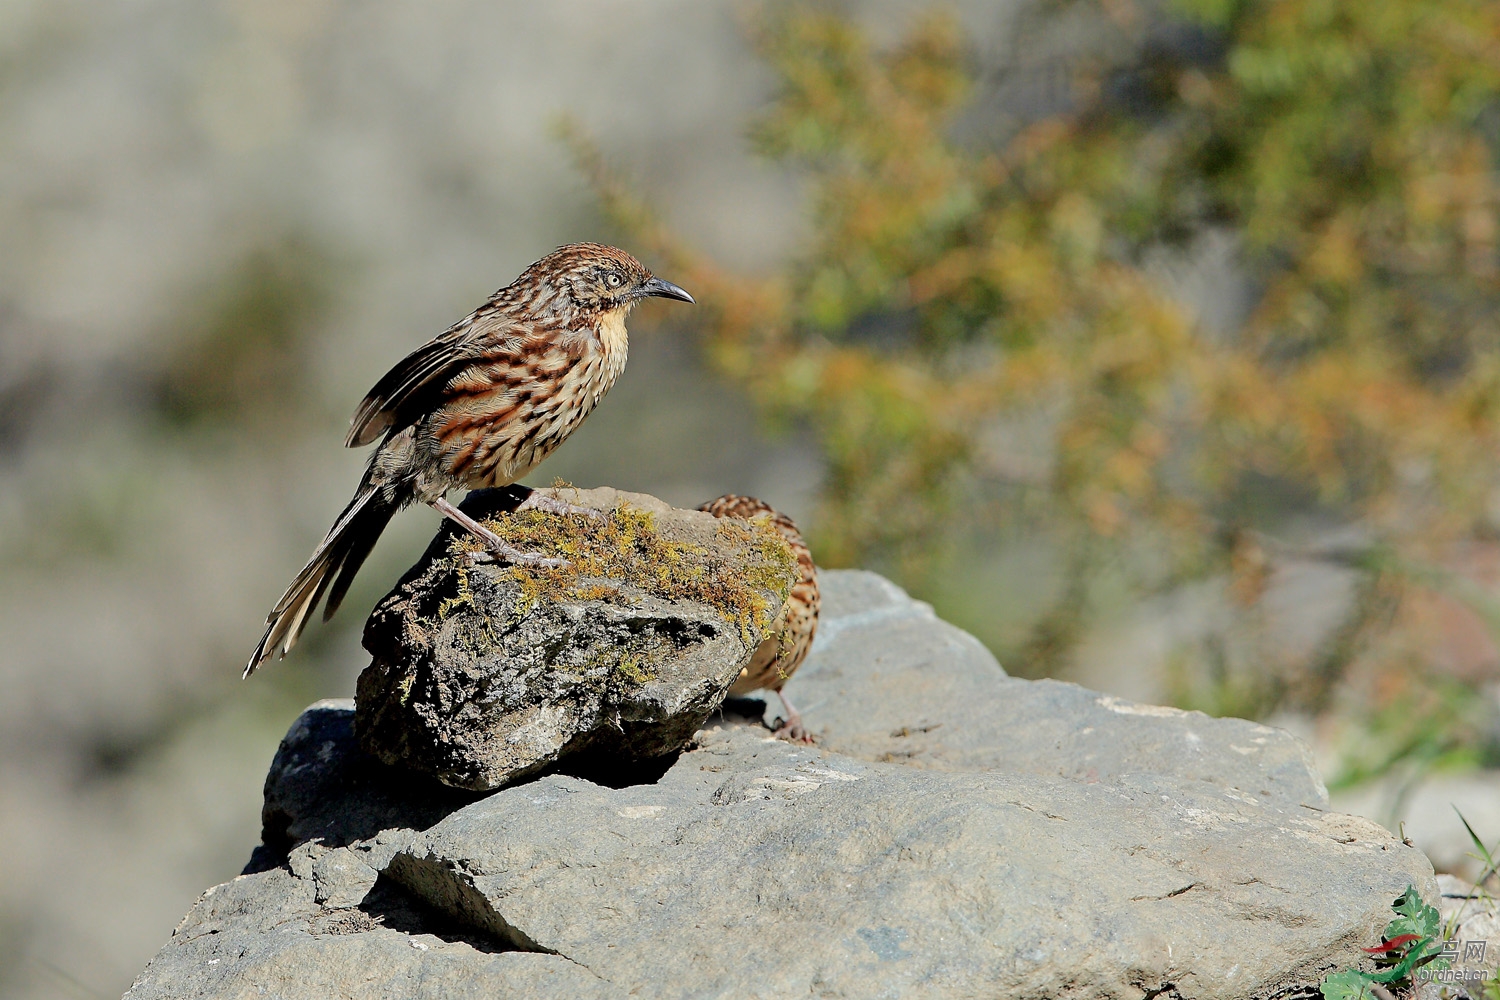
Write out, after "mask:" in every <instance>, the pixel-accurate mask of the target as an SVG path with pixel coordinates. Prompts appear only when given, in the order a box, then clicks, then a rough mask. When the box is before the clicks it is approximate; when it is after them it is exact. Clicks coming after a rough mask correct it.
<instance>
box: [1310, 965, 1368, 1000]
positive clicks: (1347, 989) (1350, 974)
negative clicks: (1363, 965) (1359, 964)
mask: <svg viewBox="0 0 1500 1000" xmlns="http://www.w3.org/2000/svg"><path fill="white" fill-rule="evenodd" d="M1321 989H1322V991H1323V1000H1375V994H1374V993H1372V992H1371V991H1370V981H1369V980H1368V979H1366V978H1365V977H1364V976H1363V975H1362V974H1361V973H1360V972H1359V970H1357V969H1345V970H1344V971H1343V972H1335V973H1334V974H1333V975H1331V976H1329V977H1328V978H1327V979H1325V980H1323V985H1322V987H1321Z"/></svg>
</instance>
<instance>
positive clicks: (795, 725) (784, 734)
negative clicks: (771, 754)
mask: <svg viewBox="0 0 1500 1000" xmlns="http://www.w3.org/2000/svg"><path fill="white" fill-rule="evenodd" d="M776 697H778V698H780V699H781V704H782V705H784V706H785V707H786V715H787V717H786V719H785V720H783V721H782V723H781V727H780V728H778V729H777V730H776V737H777V738H778V739H785V740H791V741H792V742H793V743H812V742H813V738H812V734H811V733H809V732H808V731H807V728H806V727H805V726H803V725H802V713H801V712H799V711H797V706H796V705H793V704H792V701H791V699H790V698H788V697H787V696H786V693H785V692H783V691H777V692H776Z"/></svg>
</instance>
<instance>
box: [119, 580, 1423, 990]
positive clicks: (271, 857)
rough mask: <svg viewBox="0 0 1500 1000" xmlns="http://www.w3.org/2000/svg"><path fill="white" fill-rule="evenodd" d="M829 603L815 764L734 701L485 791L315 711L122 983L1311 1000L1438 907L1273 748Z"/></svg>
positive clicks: (1286, 746)
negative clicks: (406, 765) (611, 757)
mask: <svg viewBox="0 0 1500 1000" xmlns="http://www.w3.org/2000/svg"><path fill="white" fill-rule="evenodd" d="M823 585H824V593H825V601H826V602H827V603H826V604H825V612H824V614H825V619H824V622H823V628H822V629H821V630H820V636H819V640H818V645H817V646H816V647H815V649H814V652H813V654H812V656H811V658H810V659H809V660H808V662H807V663H806V664H805V665H804V666H803V668H802V670H801V671H799V672H798V674H797V675H796V677H795V678H794V679H793V680H792V682H791V684H790V685H789V689H790V690H791V692H792V695H793V697H794V698H795V699H798V700H799V701H801V702H804V703H805V704H804V706H803V707H804V711H805V712H806V717H807V719H808V721H809V722H810V724H811V726H812V728H813V730H814V731H815V732H817V733H819V735H820V736H821V737H822V739H823V743H822V745H820V746H818V747H803V746H793V745H789V744H786V743H783V742H779V741H775V740H769V739H767V738H766V737H767V733H766V731H765V730H764V729H763V728H761V727H760V726H759V725H758V724H756V723H755V722H750V721H740V720H737V719H736V718H735V717H734V716H733V712H732V710H731V712H730V713H729V714H728V715H726V717H724V718H723V719H720V720H716V721H715V722H714V723H713V724H712V725H711V726H710V727H709V728H708V729H707V730H705V731H703V732H702V733H701V734H700V735H699V736H698V738H697V740H696V742H695V745H694V747H693V748H692V749H691V750H689V751H688V752H686V753H683V754H682V755H681V756H679V757H678V758H677V759H676V762H675V763H674V764H673V765H672V766H671V767H670V768H669V769H667V770H666V771H665V772H664V773H662V772H659V771H658V772H651V773H646V774H641V775H638V777H639V778H640V780H641V783H638V784H629V785H623V786H621V787H608V786H606V785H602V784H597V783H594V782H591V781H588V780H585V779H583V778H580V777H576V776H568V775H561V774H551V775H548V776H544V777H541V778H539V779H537V780H534V781H530V782H527V783H524V784H520V785H515V786H512V787H509V788H506V789H504V790H502V791H500V792H497V793H494V794H492V795H489V796H487V797H483V798H477V797H475V796H472V795H464V794H461V793H457V792H454V791H453V790H451V789H441V788H439V787H436V786H433V785H430V784H429V785H428V786H425V787H424V786H421V785H415V784H412V783H411V779H410V778H407V779H400V780H401V781H403V782H405V783H404V784H398V783H387V781H386V780H384V778H385V777H393V778H394V775H393V774H392V772H391V771H390V769H388V768H386V767H385V766H384V765H382V764H380V763H378V762H376V761H373V760H371V759H369V758H368V757H366V756H364V755H362V754H361V752H360V750H359V749H358V746H357V744H356V742H355V740H354V738H353V735H352V730H351V714H352V713H351V712H350V709H349V708H348V707H347V703H343V704H339V703H324V704H322V705H318V706H314V707H313V708H312V709H310V710H309V711H308V713H306V714H305V715H304V716H303V718H302V719H300V720H299V721H298V723H297V724H296V725H295V726H294V727H293V728H292V731H291V732H289V733H288V736H287V740H286V741H285V743H284V744H283V746H282V748H281V750H280V751H279V752H278V754H277V758H276V761H275V762H274V764H273V765H272V769H271V773H270V775H269V777H268V779H267V794H266V817H267V831H266V844H265V845H263V847H262V848H261V849H260V851H259V852H258V853H257V856H256V858H255V859H254V860H253V861H252V865H251V868H250V869H248V871H249V874H246V875H243V876H241V877H240V878H238V879H236V880H234V881H232V882H229V883H226V884H225V885H223V886H219V887H217V888H215V889H213V890H210V892H209V893H207V894H205V896H204V897H203V898H202V899H201V900H200V901H199V902H198V904H197V905H196V906H195V907H194V908H193V910H192V911H191V912H190V913H189V914H188V916H187V917H186V918H185V919H184V921H183V923H182V925H181V926H180V927H179V928H178V930H177V932H176V933H175V934H174V936H173V938H172V940H171V941H170V942H168V944H167V945H166V946H165V947H164V948H163V949H162V951H161V953H160V954H159V955H158V956H157V957H156V959H155V960H153V962H152V963H151V965H150V966H149V967H148V968H147V970H146V971H145V972H144V973H143V974H142V976H141V978H140V979H139V980H138V982H137V984H136V986H135V987H134V988H133V989H132V991H131V993H130V994H128V996H129V997H130V998H132V1000H146V998H157V997H221V996H222V997H229V996H240V995H266V996H279V997H284V998H287V1000H293V998H301V997H308V998H312V997H319V998H321V997H326V996H349V997H382V996H412V997H466V996H474V997H479V996H493V995H520V996H534V997H624V996H629V995H638V996H662V997H717V996H726V997H727V996H734V997H740V996H747V997H772V996H777V997H782V996H787V995H798V996H800V995H816V996H827V997H861V998H862V997H878V996H902V997H953V996H1032V997H1043V996H1058V995H1067V996H1070V997H1122V996H1123V997H1130V996H1155V995H1163V994H1164V995H1166V996H1168V997H1183V998H1186V997H1226V998H1229V997H1235V998H1239V997H1283V996H1292V995H1307V996H1312V995H1315V994H1316V983H1317V981H1318V980H1319V978H1320V977H1321V975H1322V974H1323V973H1325V972H1327V971H1329V970H1331V969H1333V968H1335V967H1338V966H1343V965H1350V964H1354V963H1356V962H1357V961H1359V959H1360V951H1359V949H1360V948H1361V947H1362V946H1365V945H1368V944H1371V943H1373V942H1374V941H1376V940H1378V933H1379V930H1380V929H1381V928H1382V927H1383V926H1384V924H1385V922H1386V921H1387V920H1388V919H1389V911H1388V906H1389V904H1390V901H1391V900H1392V899H1393V898H1394V897H1395V896H1396V895H1397V894H1398V893H1399V892H1400V891H1401V890H1402V889H1404V888H1405V887H1406V885H1407V884H1408V883H1411V884H1415V885H1416V886H1417V888H1418V889H1419V890H1420V891H1421V892H1422V893H1423V894H1424V895H1425V896H1427V898H1429V899H1433V898H1435V896H1436V888H1435V883H1434V881H1433V878H1432V871H1431V867H1430V866H1429V865H1428V864H1427V861H1426V859H1425V858H1423V857H1422V855H1421V854H1419V853H1418V852H1416V851H1414V850H1412V849H1410V848H1407V847H1404V846H1403V845H1402V844H1401V843H1400V842H1399V841H1398V840H1396V839H1394V838H1393V837H1391V836H1390V835H1389V834H1388V833H1387V832H1386V831H1384V830H1383V829H1381V828H1379V827H1377V826H1375V825H1374V824H1372V823H1369V822H1367V821H1364V820H1360V819H1356V818H1353V817H1349V816H1344V815H1340V814H1337V813H1331V812H1328V811H1327V810H1326V808H1325V804H1326V798H1325V795H1324V792H1323V787H1322V785H1321V783H1320V782H1319V780H1318V778H1317V776H1316V774H1315V773H1314V772H1313V770H1312V769H1311V767H1310V766H1309V765H1308V762H1307V756H1306V753H1305V751H1304V750H1303V748H1302V747H1301V746H1300V745H1299V744H1298V743H1297V742H1296V741H1295V740H1294V739H1293V738H1292V737H1290V736H1289V735H1287V734H1285V733H1283V732H1280V731H1278V730H1274V729H1269V728H1267V727H1263V726H1257V725H1254V724H1252V723H1247V722H1241V721H1237V720H1221V719H1211V718H1208V717H1206V716H1203V715H1199V714H1196V713H1181V712H1174V711H1169V710H1164V709H1156V708H1151V707H1149V706H1139V705H1130V704H1125V703H1121V702H1119V701H1117V700H1115V699H1110V698H1107V697H1104V696H1101V695H1098V694H1093V693H1090V692H1087V691H1084V690H1083V689H1080V688H1076V687H1073V686H1071V685H1065V684H1056V683H1048V682H1027V681H1020V680H1014V679H1010V678H1006V677H1005V676H1004V674H1003V673H1002V672H1001V671H1000V670H999V668H998V666H996V665H995V663H994V661H993V660H992V659H991V658H990V657H989V656H988V654H986V653H985V652H984V651H983V649H982V648H980V647H979V646H978V644H977V643H975V642H974V641H973V640H972V639H970V638H969V637H967V636H965V635H964V634H963V633H962V632H959V631H958V630H956V629H953V628H951V627H950V626H947V625H945V624H943V623H942V622H940V621H937V620H936V619H935V618H933V617H932V615H931V613H930V611H929V610H928V609H926V607H925V606H924V605H921V604H919V603H916V602H913V601H911V600H910V599H908V598H906V597H905V595H904V594H902V593H901V592H900V591H899V590H897V589H896V588H894V587H892V586H891V585H890V584H888V583H886V582H885V581H883V580H881V579H880V578H878V577H875V576H873V575H870V574H863V573H827V574H825V576H824V582H823ZM751 704H754V705H755V707H757V708H759V707H760V706H759V705H758V704H757V703H746V702H740V703H738V706H739V707H749V706H750V705H751ZM308 838H315V839H308Z"/></svg>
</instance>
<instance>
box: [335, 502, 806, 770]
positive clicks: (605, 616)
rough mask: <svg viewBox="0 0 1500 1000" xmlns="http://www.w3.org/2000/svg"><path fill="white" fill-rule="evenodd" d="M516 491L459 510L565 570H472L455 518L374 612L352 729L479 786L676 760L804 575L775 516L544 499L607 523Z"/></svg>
mask: <svg viewBox="0 0 1500 1000" xmlns="http://www.w3.org/2000/svg"><path fill="white" fill-rule="evenodd" d="M526 492H529V491H526V490H524V488H516V489H509V490H486V491H481V492H478V493H473V494H470V496H469V497H468V498H467V499H466V500H465V502H464V508H463V509H464V510H465V512H466V513H468V514H470V515H471V516H474V517H475V518H479V519H485V518H498V521H496V522H495V523H496V525H497V529H498V530H499V532H500V534H501V535H502V536H504V537H506V538H507V540H509V541H511V542H512V543H513V544H516V545H517V546H518V547H520V548H523V549H527V550H535V551H540V552H544V553H545V554H547V555H561V556H564V557H565V558H566V559H567V562H568V565H567V567H566V568H565V569H559V570H532V569H523V568H520V567H514V566H509V565H503V564H501V565H496V564H495V563H493V562H484V563H476V562H474V561H473V556H474V555H475V551H476V549H477V548H478V547H477V545H475V543H474V542H473V540H472V538H471V536H469V535H468V534H467V533H465V532H463V530H462V529H461V528H459V527H457V526H456V525H453V524H452V523H451V522H447V523H445V526H444V528H443V530H442V531H441V532H440V533H439V535H438V537H437V538H436V539H435V540H434V542H433V544H432V545H431V546H430V547H429V548H428V550H427V552H426V554H425V555H424V556H423V557H422V559H421V560H420V561H419V562H418V563H417V565H416V566H415V567H413V568H412V570H411V571H410V572H409V573H407V575H406V576H405V577H404V578H403V579H402V580H401V582H400V583H398V584H397V586H396V588H395V590H393V591H392V592H391V593H390V594H389V595H388V596H387V597H386V598H385V599H384V600H383V601H381V602H380V604H379V605H378V606H377V607H376V609H375V613H374V614H373V615H371V617H370V620H369V622H368V624H367V625H366V627H365V635H364V644H365V648H366V649H367V650H369V651H370V653H371V655H372V656H373V657H374V659H373V662H372V663H371V664H370V666H369V667H368V668H366V669H365V671H364V673H363V674H361V675H360V678H359V685H358V694H357V697H356V699H355V702H356V728H357V730H358V732H359V736H360V741H361V743H362V744H363V745H364V747H365V748H366V749H367V750H368V751H370V752H371V753H373V754H375V755H376V756H377V757H379V758H380V759H381V760H384V761H386V762H387V763H390V764H404V765H406V766H407V767H410V768H413V769H416V770H419V771H423V772H426V773H428V774H432V775H434V776H436V777H437V778H438V779H439V780H441V781H443V782H445V783H446V784H449V785H452V786H454V787H456V788H468V789H477V790H487V789H493V788H498V787H500V786H501V785H504V784H508V783H510V782H513V781H516V780H519V779H521V778H524V777H526V776H528V775H531V774H535V773H536V772H538V771H540V770H542V769H544V768H546V767H549V766H550V765H552V764H554V763H555V762H557V761H558V760H560V759H562V758H564V757H569V756H577V755H586V756H592V757H594V758H595V759H596V760H600V761H614V762H618V761H621V760H640V759H644V758H652V757H661V756H663V755H665V754H669V753H674V752H676V751H678V750H680V749H682V747H683V746H684V745H685V744H686V743H687V742H688V740H690V739H691V738H692V735H693V733H694V732H695V731H697V729H698V728H699V727H700V726H701V725H702V724H703V721H704V720H705V719H706V718H707V717H708V715H709V713H710V712H712V711H713V710H714V709H716V708H717V707H718V706H719V703H720V702H722V701H723V699H724V692H725V691H726V690H727V689H728V687H729V685H730V684H731V683H732V682H733V681H734V679H735V678H736V677H737V676H738V675H739V672H740V669H741V668H742V667H744V666H745V664H746V663H747V662H748V661H749V658H750V656H751V654H752V653H753V651H754V650H755V647H756V646H757V645H759V643H760V641H761V639H762V638H763V637H764V636H765V634H766V632H767V629H768V628H769V627H770V625H771V623H772V620H773V619H774V618H775V616H776V614H777V613H778V611H779V610H780V608H781V606H782V604H783V603H784V602H785V600H786V595H787V592H788V590H789V589H790V587H791V585H792V583H793V582H794V581H795V579H796V569H795V565H794V563H793V561H792V557H791V554H790V552H789V550H788V549H787V547H786V545H785V543H784V542H783V541H782V540H781V538H780V536H778V535H777V534H776V533H775V531H774V529H772V528H770V527H768V526H764V525H751V524H750V523H748V522H743V521H736V520H721V519H717V518H715V517H713V516H712V515H709V514H704V513H700V512H698V511H689V510H678V509H676V508H673V507H669V506H668V505H667V504H665V503H662V502H661V501H660V500H657V499H656V498H655V497H650V496H646V495H644V494H640V493H622V492H620V491H617V490H613V489H608V488H604V489H594V490H575V489H560V490H543V491H541V492H542V493H543V494H545V495H550V496H554V497H556V498H557V499H561V500H563V501H565V502H567V503H570V504H573V505H575V506H577V507H583V508H588V509H591V510H597V511H600V512H601V516H599V517H594V518H590V517H586V516H583V515H578V514H572V515H566V516H564V515H559V514H554V513H547V512H542V511H524V512H521V513H514V508H515V506H516V504H517V503H518V502H519V501H520V499H521V498H523V497H524V496H525V493H526Z"/></svg>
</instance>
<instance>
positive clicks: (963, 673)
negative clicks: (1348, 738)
mask: <svg viewBox="0 0 1500 1000" xmlns="http://www.w3.org/2000/svg"><path fill="white" fill-rule="evenodd" d="M824 575H825V576H826V577H827V578H828V581H829V582H828V584H827V586H826V587H825V588H824V589H825V593H824V596H823V610H822V614H821V616H820V619H819V624H818V639H817V645H816V646H815V647H814V650H813V654H812V655H811V656H810V657H809V658H808V661H807V662H806V663H805V664H804V665H803V666H802V669H801V670H799V671H798V672H797V673H796V674H795V675H794V676H793V677H792V679H791V681H790V682H788V684H787V686H786V691H787V695H788V697H790V698H792V699H793V701H794V702H795V703H796V704H797V706H798V708H799V709H801V711H802V715H803V720H804V722H806V724H807V726H808V728H809V729H810V730H811V731H812V732H814V733H816V734H817V737H818V741H819V745H820V746H822V747H823V748H824V749H828V750H836V751H838V752H840V753H846V754H849V755H851V756H854V757H859V758H861V759H863V760H870V761H893V762H899V763H903V764H907V765H910V766H913V767H922V768H930V769H934V770H945V771H990V770H1003V771H1024V772H1027V773H1030V774H1042V775H1056V776H1059V777H1065V778H1074V779H1076V780H1079V781H1088V782H1092V781H1108V780H1112V779H1115V778H1118V777H1119V776H1121V775H1126V774H1131V773H1139V772H1144V773H1150V774H1160V775H1164V776H1173V777H1180V778H1191V779H1194V780H1197V781H1207V782H1210V783H1212V784H1216V785H1221V786H1223V787H1226V788H1233V789H1238V790H1240V791H1243V792H1246V793H1248V794H1251V795H1256V796H1259V797H1261V798H1265V799H1267V800H1269V801H1278V802H1281V803H1285V804H1293V805H1296V804H1302V803H1305V804H1307V805H1310V806H1315V807H1318V808H1327V806H1328V792H1327V790H1326V789H1325V788H1324V787H1323V782H1322V779H1320V778H1319V777H1318V772H1317V769H1316V767H1315V766H1314V764H1313V760H1312V755H1311V753H1310V752H1309V750H1308V748H1307V747H1306V745H1305V744H1303V743H1302V742H1301V741H1300V740H1298V739H1296V738H1295V737H1293V736H1292V735H1291V734H1290V733H1287V732H1285V731H1284V730H1280V729H1273V728H1271V727H1270V726H1262V725H1259V724H1257V723H1254V722H1246V721H1245V720H1243V719H1215V718H1211V717H1210V716H1207V715H1204V714H1202V713H1201V712H1184V711H1181V710H1179V709H1175V708H1167V707H1163V706H1159V705H1138V704H1135V703H1133V702H1127V701H1122V700H1120V699H1118V698H1112V697H1110V696H1108V695H1102V694H1099V693H1098V692H1095V691H1089V690H1087V689H1086V688H1081V687H1079V686H1077V685H1076V684H1065V683H1061V682H1058V681H1051V680H1042V681H1027V680H1021V679H1018V678H1013V677H1007V676H1006V674H1005V671H1003V670H1001V669H1000V665H999V664H998V663H996V662H995V658H994V657H993V656H991V655H990V652H989V650H987V649H985V648H984V646H983V645H982V644H981V643H980V642H979V640H977V639H975V638H974V637H973V636H971V635H969V634H968V633H967V632H964V631H963V630H961V629H958V628H954V627H953V626H952V625H949V624H948V623H946V622H943V621H940V620H939V619H938V618H936V617H935V616H934V615H933V613H932V608H931V606H930V605H927V604H925V603H923V602H921V601H914V600H912V599H911V598H910V597H908V596H907V595H906V593H905V592H904V591H902V590H901V588H900V587H897V586H896V585H895V584H893V583H891V582H890V581H889V580H886V579H885V578H884V577H881V576H878V575H876V574H874V573H864V572H859V571H843V572H833V573H826V574H824ZM767 714H768V715H774V714H775V713H774V710H772V711H769V712H768V713H767Z"/></svg>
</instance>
